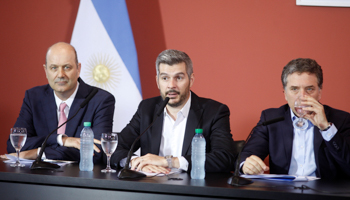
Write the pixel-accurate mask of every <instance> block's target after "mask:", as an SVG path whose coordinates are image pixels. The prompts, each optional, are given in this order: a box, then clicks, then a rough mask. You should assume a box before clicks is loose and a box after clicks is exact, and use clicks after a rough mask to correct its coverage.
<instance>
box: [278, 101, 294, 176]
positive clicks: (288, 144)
mask: <svg viewBox="0 0 350 200" xmlns="http://www.w3.org/2000/svg"><path fill="white" fill-rule="evenodd" d="M287 108H288V109H287V110H286V112H285V115H284V118H285V120H284V121H283V125H282V126H281V128H282V131H281V132H280V133H281V134H283V143H284V149H285V156H286V160H287V164H288V165H287V166H288V169H287V170H289V167H290V161H291V158H292V150H293V138H294V127H293V121H292V119H291V113H290V112H291V111H290V108H289V106H287ZM278 134H279V133H278ZM286 173H288V171H287V172H286Z"/></svg>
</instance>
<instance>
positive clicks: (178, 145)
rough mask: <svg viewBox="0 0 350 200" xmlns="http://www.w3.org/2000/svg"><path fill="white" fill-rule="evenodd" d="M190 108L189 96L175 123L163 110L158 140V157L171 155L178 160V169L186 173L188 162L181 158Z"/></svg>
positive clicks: (165, 110)
mask: <svg viewBox="0 0 350 200" xmlns="http://www.w3.org/2000/svg"><path fill="white" fill-rule="evenodd" d="M190 107H191V94H190V97H189V99H188V100H187V102H186V104H185V105H184V107H183V108H182V109H181V110H180V111H179V112H178V113H177V117H176V121H175V120H173V118H172V117H171V116H170V115H169V114H168V112H167V109H166V107H165V108H164V119H163V131H162V138H161V140H160V148H159V156H166V155H172V156H174V157H178V158H179V162H180V169H182V170H185V171H187V169H188V161H187V160H186V159H185V158H184V157H183V156H181V153H182V146H183V142H184V137H185V131H186V124H187V119H188V114H189V112H190Z"/></svg>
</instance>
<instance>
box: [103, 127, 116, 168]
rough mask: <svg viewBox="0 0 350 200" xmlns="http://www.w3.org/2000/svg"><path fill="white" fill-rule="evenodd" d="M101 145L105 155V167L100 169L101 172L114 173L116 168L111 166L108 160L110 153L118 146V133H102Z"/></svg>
mask: <svg viewBox="0 0 350 200" xmlns="http://www.w3.org/2000/svg"><path fill="white" fill-rule="evenodd" d="M101 146H102V149H103V151H104V152H105V154H106V156H107V167H106V169H103V170H101V172H103V173H108V172H110V173H115V172H116V170H114V169H112V168H111V164H110V160H111V155H112V154H113V153H114V151H115V149H116V148H117V146H118V133H102V135H101Z"/></svg>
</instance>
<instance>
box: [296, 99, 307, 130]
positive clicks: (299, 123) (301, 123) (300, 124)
mask: <svg viewBox="0 0 350 200" xmlns="http://www.w3.org/2000/svg"><path fill="white" fill-rule="evenodd" d="M305 107H308V106H307V105H303V104H302V102H301V100H300V97H298V98H297V99H296V100H295V103H294V109H295V111H296V112H297V113H298V115H299V118H296V119H295V120H294V121H293V126H294V128H296V129H300V130H305V129H306V128H307V127H308V122H307V120H306V119H305V118H304V116H305V114H306V111H305V110H303V108H305Z"/></svg>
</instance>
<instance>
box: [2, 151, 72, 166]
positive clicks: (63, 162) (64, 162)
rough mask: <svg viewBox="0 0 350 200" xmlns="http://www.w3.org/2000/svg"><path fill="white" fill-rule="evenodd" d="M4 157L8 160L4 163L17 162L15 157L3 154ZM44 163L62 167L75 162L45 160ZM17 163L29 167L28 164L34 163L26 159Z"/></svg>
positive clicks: (20, 159)
mask: <svg viewBox="0 0 350 200" xmlns="http://www.w3.org/2000/svg"><path fill="white" fill-rule="evenodd" d="M5 155H6V157H7V158H8V160H4V163H11V164H12V163H15V162H16V160H17V157H16V156H12V155H9V154H5ZM44 161H45V162H51V163H55V164H58V165H59V166H64V165H66V164H69V163H76V161H69V160H50V159H45V160H44ZM19 162H20V163H21V164H24V165H29V164H32V163H33V162H34V160H28V159H24V158H19Z"/></svg>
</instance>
